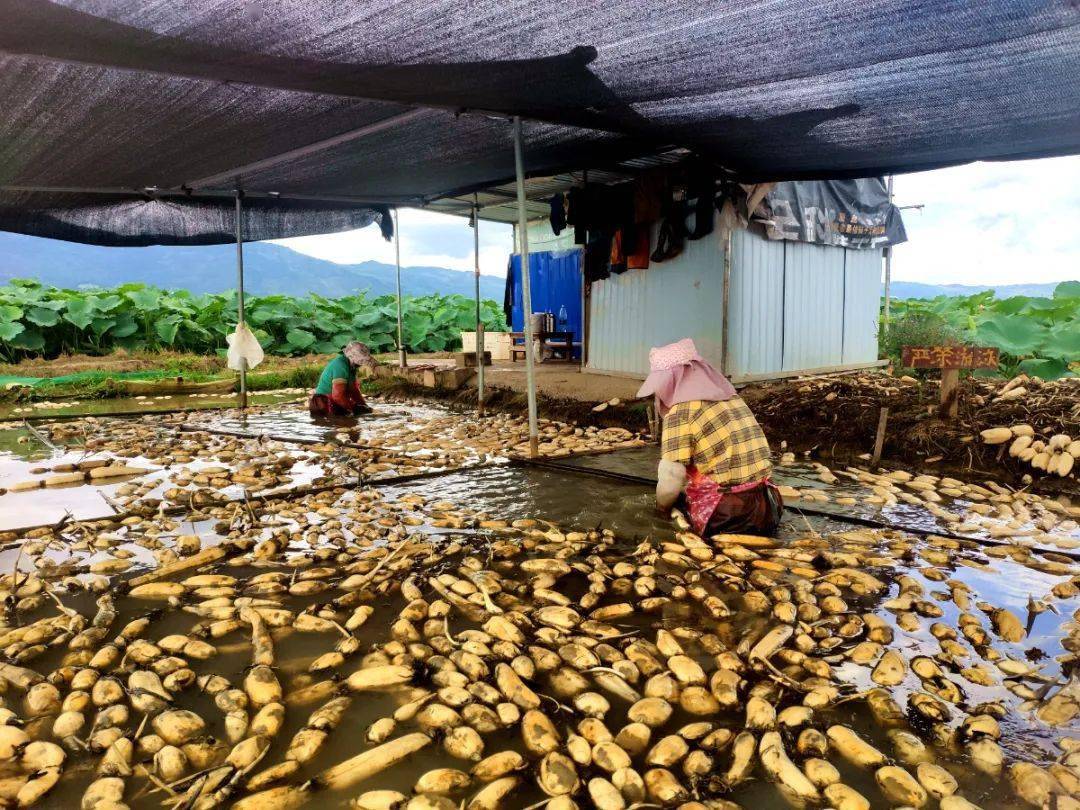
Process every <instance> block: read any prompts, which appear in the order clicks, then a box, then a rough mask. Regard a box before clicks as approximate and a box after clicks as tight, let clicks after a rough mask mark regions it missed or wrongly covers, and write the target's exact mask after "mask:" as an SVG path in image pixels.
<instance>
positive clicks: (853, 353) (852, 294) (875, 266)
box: [843, 250, 881, 364]
mask: <svg viewBox="0 0 1080 810" xmlns="http://www.w3.org/2000/svg"><path fill="white" fill-rule="evenodd" d="M844 253H845V264H844V359H843V362H844V363H845V364H849V363H872V362H873V361H874V360H877V358H878V314H879V311H880V303H881V251H880V250H848V251H845V252H844Z"/></svg>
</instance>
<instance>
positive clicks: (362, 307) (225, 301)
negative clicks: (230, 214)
mask: <svg viewBox="0 0 1080 810" xmlns="http://www.w3.org/2000/svg"><path fill="white" fill-rule="evenodd" d="M245 306H246V318H247V322H248V325H249V326H250V327H251V329H252V330H253V331H254V332H255V335H256V336H257V337H258V338H259V342H260V343H261V344H262V346H263V348H264V349H265V350H266V351H267V352H269V353H270V354H279V355H304V354H311V353H318V354H328V353H332V352H336V351H338V350H339V349H340V348H341V347H342V346H343V345H344V344H345V343H346V342H348V341H349V340H362V341H364V342H365V343H367V344H368V345H369V346H371V348H372V350H374V351H376V352H383V351H390V350H392V349H394V348H396V345H397V343H396V332H397V305H396V302H395V299H394V297H393V296H391V295H383V296H379V297H378V298H368V297H367V296H366V295H365V294H364V293H359V294H357V295H350V296H346V297H344V298H334V299H330V298H323V297H321V296H318V295H308V296H306V297H304V298H295V297H290V296H285V295H266V296H247V297H246V298H245ZM481 313H482V317H483V319H484V326H485V328H486V329H487V330H488V331H495V330H498V331H504V330H505V329H506V326H505V324H504V322H503V313H502V310H501V309H500V307H499V306H498V305H497V304H496V303H495V302H494V301H484V302H482V304H481ZM475 318H476V304H475V301H474V300H473V299H470V298H466V297H465V296H462V295H427V296H423V297H420V298H408V297H407V298H405V299H404V302H403V317H402V322H403V327H404V340H405V343H406V345H407V347H408V348H409V350H410V351H414V352H436V351H445V350H448V349H452V348H456V347H457V346H459V345H460V338H461V336H460V332H461V331H462V330H472V329H474V328H475V324H476V320H475ZM235 327H236V293H235V291H232V290H229V291H227V292H224V293H220V294H204V295H193V294H191V293H189V292H187V291H186V290H161V289H158V288H156V287H150V286H146V285H143V284H123V285H121V286H118V287H113V288H111V289H102V288H87V289H78V290H69V289H58V288H56V287H48V286H43V285H41V284H39V283H37V282H36V281H28V280H22V279H15V280H13V281H11V282H10V283H9V284H8V285H6V286H3V287H0V356H2V357H3V358H4V359H6V360H8V361H14V360H18V359H21V358H23V357H28V356H42V355H43V356H45V357H55V356H57V355H60V354H64V353H69V352H70V353H75V352H83V353H89V354H105V353H108V352H110V351H114V350H116V349H124V350H127V351H138V350H156V349H168V350H173V351H187V352H194V353H200V354H210V353H214V352H223V351H224V350H225V347H226V343H225V336H226V335H227V334H229V333H230V332H232V331H233V329H234V328H235Z"/></svg>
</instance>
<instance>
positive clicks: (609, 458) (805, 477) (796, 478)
mask: <svg viewBox="0 0 1080 810" xmlns="http://www.w3.org/2000/svg"><path fill="white" fill-rule="evenodd" d="M659 460H660V449H659V447H658V446H657V445H649V446H647V447H642V448H638V449H633V450H621V451H619V452H615V453H608V454H602V455H590V456H579V457H577V458H567V459H558V460H557V461H558V463H559V464H560V465H563V466H568V467H577V468H581V469H585V470H601V471H605V472H613V473H619V474H622V475H633V476H637V477H640V478H646V479H649V480H651V481H655V480H656V466H657V463H658V462H659ZM773 480H774V481H775V482H776V483H777V484H778V485H787V486H790V487H795V488H798V489H804V490H805V489H811V490H817V491H820V492H822V493H823V494H824V495H826V496H827V498H828V499H829V500H827V501H817V500H810V499H805V500H803V499H791V498H789V499H787V500H786V502H785V506H786V508H787V509H789V510H793V511H795V512H798V511H799V510H800V507H804V508H812V509H813V510H814V511H816V512H830V513H832V514H834V515H836V516H837V518H838V519H843V517H844V516H846V515H850V516H854V517H859V518H866V519H870V520H880V521H882V522H884V523H888V524H891V525H895V526H899V527H904V528H910V529H914V530H920V531H928V532H954V531H955V527H954V526H953V524H951V523H948V522H946V521H945V520H942V519H941V518H939V517H938V516H935V515H933V514H931V513H930V512H929V511H927V510H926V509H925V508H923V507H921V506H919V505H917V504H910V503H906V502H904V501H900V502H899V503H896V504H891V505H888V504H886V505H875V504H874V503H872V502H868V501H867V500H866V497H867V496H868V495H872V494H873V493H872V491H871V490H870V489H869V488H868V487H866V486H864V485H862V484H860V483H857V482H854V481H851V480H849V479H847V478H843V477H841V478H840V480H839V481H838V482H837V483H835V484H826V483H824V482H823V481H822V480H821V479H820V478H819V477H818V473H817V470H816V468H815V467H814V466H813V465H811V464H807V463H803V462H798V461H796V462H795V463H793V464H777V465H776V466H775V468H774V471H773ZM970 483H982V482H981V481H971V482H970ZM837 498H850V499H853V500H854V503H844V504H839V503H836V502H835V501H836V499H837ZM971 505H972V502H971V501H968V500H965V499H964V498H949V497H946V496H942V500H941V503H940V506H941V507H942V508H944V509H946V510H948V511H949V512H952V513H953V514H956V515H962V514H963V513H964V512H966V510H967V509H968V508H969V507H970V506H971ZM969 536H971V537H979V536H980V534H979V533H969ZM1073 536H1074V537H1077V538H1080V532H1074V533H1073Z"/></svg>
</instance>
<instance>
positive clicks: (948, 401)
mask: <svg viewBox="0 0 1080 810" xmlns="http://www.w3.org/2000/svg"><path fill="white" fill-rule="evenodd" d="M959 412H960V369H958V368H943V369H942V370H941V408H940V410H939V411H938V415H939V416H941V418H942V419H955V418H956V415H957V414H958V413H959Z"/></svg>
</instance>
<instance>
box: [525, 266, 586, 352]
mask: <svg viewBox="0 0 1080 810" xmlns="http://www.w3.org/2000/svg"><path fill="white" fill-rule="evenodd" d="M529 270H530V271H531V272H530V275H529V280H530V283H531V287H530V290H529V293H530V295H531V296H532V309H533V312H551V313H552V314H554V315H555V320H556V324H555V328H556V329H558V328H559V327H558V318H559V308H560V307H562V306H565V307H566V315H567V324H568V327H567V328H568V329H569V330H570V331H572V332H573V333H574V341H575V342H580V341H581V316H582V312H581V249H580V248H574V249H572V250H557V251H540V252H537V253H529ZM510 272H511V273H513V285H514V306H513V309H512V315H513V317H512V327H513V331H514V332H522V331H524V330H525V315H524V308H523V307H522V303H521V256H520V255H518V254H516V253H515V254H514V255H513V256H511V257H510Z"/></svg>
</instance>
